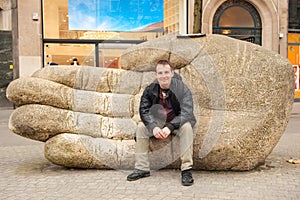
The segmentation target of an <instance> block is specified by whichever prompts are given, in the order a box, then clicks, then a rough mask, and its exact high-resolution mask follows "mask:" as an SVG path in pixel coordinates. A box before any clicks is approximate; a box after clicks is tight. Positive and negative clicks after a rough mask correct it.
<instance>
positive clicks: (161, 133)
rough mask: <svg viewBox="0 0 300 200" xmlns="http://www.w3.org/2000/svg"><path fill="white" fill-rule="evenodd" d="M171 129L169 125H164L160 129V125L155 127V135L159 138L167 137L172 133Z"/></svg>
mask: <svg viewBox="0 0 300 200" xmlns="http://www.w3.org/2000/svg"><path fill="white" fill-rule="evenodd" d="M170 133H171V131H170V129H169V128H168V127H164V128H163V129H160V128H159V127H155V128H154V129H153V135H154V137H155V138H157V139H166V138H167V137H168V136H169V135H170Z"/></svg>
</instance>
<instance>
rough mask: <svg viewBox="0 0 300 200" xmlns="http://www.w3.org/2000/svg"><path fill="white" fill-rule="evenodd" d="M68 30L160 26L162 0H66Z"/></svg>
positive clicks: (141, 29)
mask: <svg viewBox="0 0 300 200" xmlns="http://www.w3.org/2000/svg"><path fill="white" fill-rule="evenodd" d="M68 9H69V10H68V11H69V30H97V31H147V30H151V27H152V28H153V27H156V28H157V27H159V26H161V27H163V25H162V24H163V20H164V1H163V0H68Z"/></svg>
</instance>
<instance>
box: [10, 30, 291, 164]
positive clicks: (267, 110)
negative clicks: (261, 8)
mask: <svg viewBox="0 0 300 200" xmlns="http://www.w3.org/2000/svg"><path fill="white" fill-rule="evenodd" d="M160 59H167V60H169V61H170V62H171V63H172V64H173V65H174V67H175V68H176V71H177V72H178V73H179V74H180V75H181V76H182V77H183V80H184V82H185V83H186V84H187V85H188V86H189V87H190V89H191V91H192V93H193V98H194V106H195V110H194V113H195V116H196V118H197V124H196V125H195V127H194V131H195V138H194V169H208V170H250V169H253V168H254V167H256V166H257V165H259V164H261V163H263V162H264V160H265V159H266V157H267V156H268V155H269V154H270V153H271V151H272V149H273V148H274V147H275V145H276V144H277V142H278V141H279V139H280V137H281V135H282V134H283V132H284V130H285V128H286V125H287V123H288V119H289V116H290V112H291V108H292V104H293V69H292V66H291V65H290V64H289V62H288V61H287V60H286V59H285V58H283V57H281V56H280V55H278V54H276V53H274V52H272V51H269V50H266V49H263V48H262V47H260V46H257V45H254V44H251V43H248V42H244V41H239V40H235V39H231V38H229V37H225V36H220V35H207V36H205V37H198V38H188V37H183V38H182V37H180V38H179V37H177V36H176V35H167V36H164V37H161V38H157V39H155V40H151V41H148V42H145V43H142V44H140V45H137V46H134V47H132V48H129V49H127V50H126V51H125V52H124V54H123V55H122V57H121V67H122V69H107V68H96V67H84V66H83V67H74V66H72V67H71V66H58V67H45V68H43V69H41V70H38V71H37V72H35V73H34V74H33V75H32V76H31V77H25V78H20V79H17V80H15V81H13V82H11V84H10V85H9V87H8V89H7V96H8V98H9V99H10V100H11V101H12V102H13V103H15V104H16V105H17V106H18V108H17V109H16V110H15V111H14V112H13V113H12V115H11V117H10V121H9V128H10V129H11V130H12V131H13V132H14V133H16V134H19V135H21V136H24V137H27V138H31V139H34V140H39V141H44V142H45V157H46V158H47V159H48V160H50V161H51V162H53V163H55V164H58V165H62V166H67V167H79V168H115V169H128V168H133V166H134V150H135V141H134V139H133V138H134V133H135V129H136V127H137V124H138V123H139V122H140V118H139V114H138V107H139V99H140V96H141V94H142V92H143V89H144V88H145V87H146V85H147V84H149V83H150V82H152V81H153V79H154V76H153V70H154V67H155V63H156V62H157V61H158V60H160ZM178 147H179V145H178V138H177V137H174V136H172V137H171V136H170V137H168V138H167V139H166V140H164V141H161V140H155V139H151V152H150V162H151V167H152V168H163V167H168V168H178V167H179V166H180V162H179V158H180V155H179V149H178Z"/></svg>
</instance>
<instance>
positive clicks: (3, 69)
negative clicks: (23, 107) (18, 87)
mask: <svg viewBox="0 0 300 200" xmlns="http://www.w3.org/2000/svg"><path fill="white" fill-rule="evenodd" d="M12 64H13V51H12V32H11V31H0V107H10V106H12V104H11V103H10V102H9V101H8V100H7V98H6V88H7V86H8V84H9V83H10V82H11V81H12V80H13V71H12V69H10V65H12Z"/></svg>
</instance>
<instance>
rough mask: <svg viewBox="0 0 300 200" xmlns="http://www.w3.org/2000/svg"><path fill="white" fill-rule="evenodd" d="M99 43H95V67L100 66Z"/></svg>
mask: <svg viewBox="0 0 300 200" xmlns="http://www.w3.org/2000/svg"><path fill="white" fill-rule="evenodd" d="M99 66H100V65H99V43H98V42H96V43H95V67H99Z"/></svg>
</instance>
